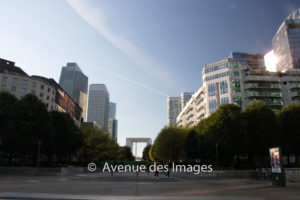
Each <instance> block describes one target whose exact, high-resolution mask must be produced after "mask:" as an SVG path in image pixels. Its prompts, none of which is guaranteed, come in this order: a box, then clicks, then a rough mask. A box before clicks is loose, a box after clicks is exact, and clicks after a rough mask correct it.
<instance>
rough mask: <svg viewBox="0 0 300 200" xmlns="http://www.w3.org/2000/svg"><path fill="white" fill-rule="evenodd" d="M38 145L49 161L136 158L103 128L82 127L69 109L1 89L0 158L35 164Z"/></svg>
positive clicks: (54, 162) (43, 159)
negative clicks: (50, 108)
mask: <svg viewBox="0 0 300 200" xmlns="http://www.w3.org/2000/svg"><path fill="white" fill-rule="evenodd" d="M38 149H40V155H41V158H42V159H41V160H42V161H43V162H44V163H45V165H60V164H67V163H71V162H72V163H74V162H75V163H85V162H92V161H93V162H101V161H104V160H117V159H120V160H132V159H133V156H132V154H131V151H130V149H129V148H127V147H120V146H119V145H118V144H117V143H116V142H115V141H114V140H112V139H111V138H110V137H109V135H108V134H106V133H104V132H103V131H102V130H100V129H98V128H95V127H93V125H89V124H86V125H82V126H81V127H80V128H79V127H78V126H77V125H76V124H75V123H74V120H73V119H72V118H71V117H70V115H69V114H68V113H62V112H57V111H51V112H48V111H47V109H46V106H45V104H44V103H43V102H41V101H40V100H39V99H38V98H37V97H36V96H35V95H31V94H28V95H26V96H24V97H23V98H21V99H20V100H18V99H17V98H16V97H15V96H13V95H11V94H9V93H7V92H1V93H0V162H2V164H16V165H33V164H34V163H36V160H37V155H38Z"/></svg>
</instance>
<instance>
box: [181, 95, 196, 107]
mask: <svg viewBox="0 0 300 200" xmlns="http://www.w3.org/2000/svg"><path fill="white" fill-rule="evenodd" d="M193 94H194V93H193V92H183V93H181V109H183V108H184V107H185V105H186V104H187V102H188V101H189V100H190V99H191V97H192V95H193Z"/></svg>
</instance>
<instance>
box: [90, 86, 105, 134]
mask: <svg viewBox="0 0 300 200" xmlns="http://www.w3.org/2000/svg"><path fill="white" fill-rule="evenodd" d="M108 110H109V93H108V90H107V88H106V86H105V85H104V84H91V85H90V86H89V101H88V117H87V121H88V122H96V123H97V124H98V125H99V126H100V127H101V128H102V129H103V130H104V131H106V132H107V131H108Z"/></svg>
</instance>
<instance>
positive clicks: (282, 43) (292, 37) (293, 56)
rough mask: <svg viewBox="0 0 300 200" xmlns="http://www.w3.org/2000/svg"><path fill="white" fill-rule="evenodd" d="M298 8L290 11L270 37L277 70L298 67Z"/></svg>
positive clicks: (299, 29) (299, 56)
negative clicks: (276, 61) (276, 60)
mask: <svg viewBox="0 0 300 200" xmlns="http://www.w3.org/2000/svg"><path fill="white" fill-rule="evenodd" d="M299 38H300V8H299V9H297V10H296V11H294V12H292V13H291V14H290V15H289V16H288V17H287V18H286V19H284V21H283V23H282V24H281V26H280V27H279V29H278V31H277V33H276V34H275V35H274V37H273V39H272V46H273V50H274V54H275V56H276V57H277V58H278V63H277V71H281V72H285V71H286V70H288V69H292V68H300V40H299Z"/></svg>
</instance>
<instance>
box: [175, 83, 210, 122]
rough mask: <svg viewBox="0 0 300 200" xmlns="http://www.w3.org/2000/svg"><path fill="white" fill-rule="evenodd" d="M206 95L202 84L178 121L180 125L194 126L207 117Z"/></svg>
mask: <svg viewBox="0 0 300 200" xmlns="http://www.w3.org/2000/svg"><path fill="white" fill-rule="evenodd" d="M205 105H206V102H205V95H204V89H203V87H202V86H200V88H199V89H198V90H197V91H196V92H195V93H194V94H193V95H192V97H191V99H190V100H189V101H188V103H187V104H186V105H185V107H184V108H183V109H182V111H181V112H180V114H179V115H178V117H177V119H176V121H177V125H178V126H194V125H196V124H197V123H198V122H199V121H200V120H201V119H203V118H204V117H205V114H206V108H205Z"/></svg>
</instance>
